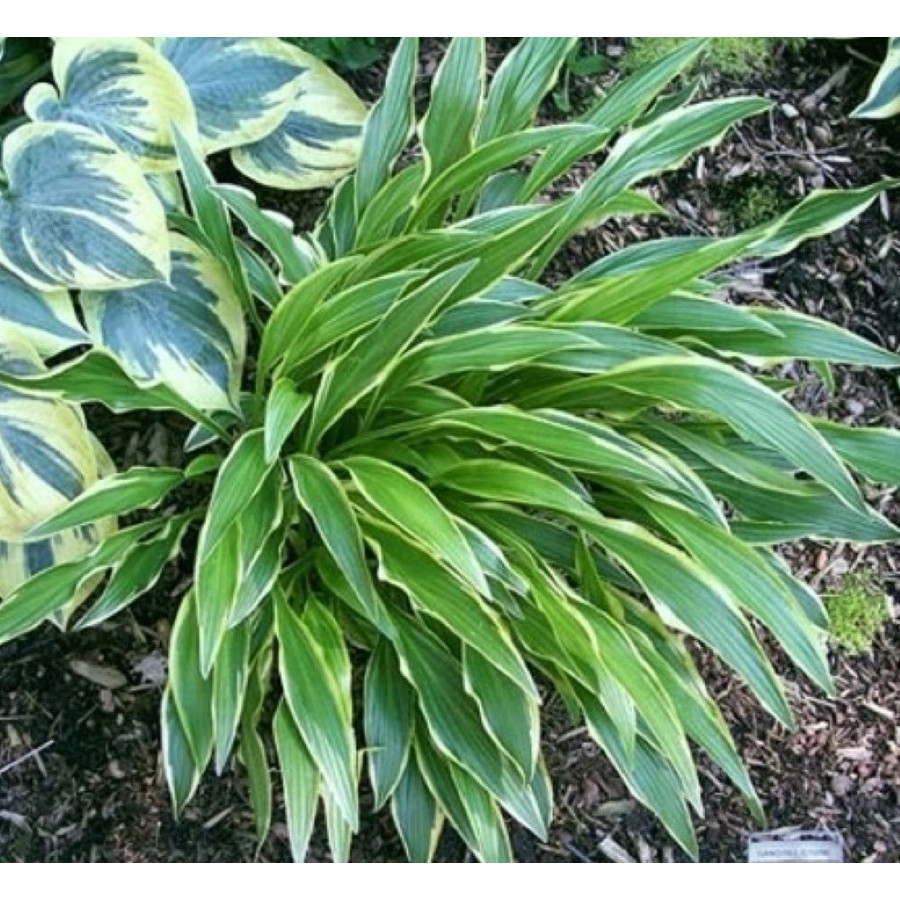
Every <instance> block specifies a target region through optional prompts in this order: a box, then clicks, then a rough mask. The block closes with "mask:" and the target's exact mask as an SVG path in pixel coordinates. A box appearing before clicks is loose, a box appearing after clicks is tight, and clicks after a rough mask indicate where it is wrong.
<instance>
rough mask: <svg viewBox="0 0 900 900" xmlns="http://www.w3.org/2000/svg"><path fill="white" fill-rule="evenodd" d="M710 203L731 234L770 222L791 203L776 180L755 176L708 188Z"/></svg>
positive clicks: (757, 174)
mask: <svg viewBox="0 0 900 900" xmlns="http://www.w3.org/2000/svg"><path fill="white" fill-rule="evenodd" d="M710 199H711V200H712V203H713V205H714V206H715V208H716V209H719V210H721V213H722V217H723V222H724V224H725V225H726V226H727V227H728V228H729V229H730V230H731V231H744V230H746V229H749V228H755V227H756V226H757V225H762V224H763V222H770V221H772V219H775V218H777V217H778V216H779V215H781V214H782V213H784V212H786V211H787V210H788V209H790V207H791V205H792V203H793V198H792V197H791V196H790V195H789V194H788V193H787V192H786V191H785V189H784V186H783V185H782V184H780V183H779V182H778V180H777V179H776V178H773V177H771V176H768V175H766V174H760V173H756V172H747V173H745V174H744V175H739V176H738V177H737V178H733V179H731V180H729V181H725V182H722V183H721V184H711V185H710Z"/></svg>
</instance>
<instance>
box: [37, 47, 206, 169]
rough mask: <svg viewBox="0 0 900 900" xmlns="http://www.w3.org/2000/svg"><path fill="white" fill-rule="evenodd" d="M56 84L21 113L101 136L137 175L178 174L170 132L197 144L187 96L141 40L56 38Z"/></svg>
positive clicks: (171, 70) (165, 63) (167, 65)
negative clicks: (133, 164)
mask: <svg viewBox="0 0 900 900" xmlns="http://www.w3.org/2000/svg"><path fill="white" fill-rule="evenodd" d="M53 77H54V80H55V81H56V83H57V85H58V86H59V89H58V91H57V89H56V88H54V87H53V85H50V84H46V83H42V84H37V85H35V86H34V87H33V88H32V89H31V90H30V91H29V92H28V96H27V97H26V98H25V111H26V112H27V113H28V115H29V116H30V117H31V118H32V119H36V120H38V121H41V122H72V123H73V124H75V125H84V126H85V127H87V128H90V129H91V130H92V131H97V132H100V133H101V134H105V135H106V136H107V137H108V138H109V139H110V140H111V141H112V142H113V143H114V144H115V145H116V146H117V147H119V149H121V150H123V151H124V152H125V153H127V154H128V155H129V156H131V157H134V159H136V160H137V161H138V162H139V163H140V164H141V166H142V168H144V169H146V170H148V171H153V172H162V171H171V170H173V169H175V168H177V166H178V159H177V157H176V155H175V146H174V139H173V129H172V126H173V125H177V126H178V128H179V129H180V130H181V131H182V133H184V134H186V135H191V136H192V137H193V138H194V139H195V140H196V139H197V118H196V116H195V114H194V105H193V104H192V103H191V97H190V94H188V91H187V87H186V86H185V84H184V81H182V79H181V77H180V76H179V74H178V73H177V72H176V71H175V69H174V68H173V67H172V65H171V64H170V63H169V62H168V60H166V59H165V58H164V57H163V56H162V54H160V53H159V52H158V51H157V50H155V49H154V48H153V47H152V46H151V45H150V44H148V43H147V42H146V41H144V40H142V39H141V38H134V37H120V38H60V39H58V40H57V41H56V44H55V45H54V48H53Z"/></svg>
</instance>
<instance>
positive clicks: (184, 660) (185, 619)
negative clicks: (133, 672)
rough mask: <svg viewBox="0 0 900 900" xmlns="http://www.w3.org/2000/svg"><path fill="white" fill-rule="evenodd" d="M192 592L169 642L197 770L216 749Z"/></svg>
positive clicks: (173, 680)
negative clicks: (201, 663)
mask: <svg viewBox="0 0 900 900" xmlns="http://www.w3.org/2000/svg"><path fill="white" fill-rule="evenodd" d="M199 624H200V623H199V622H198V619H197V607H196V602H195V599H194V595H193V593H189V594H188V595H187V596H186V597H185V598H184V600H182V602H181V606H180V607H179V609H178V615H177V616H176V617H175V623H174V625H173V626H172V637H171V639H170V642H169V686H170V689H171V691H172V699H173V700H174V701H175V705H176V707H177V708H178V714H179V716H180V719H181V723H182V727H183V729H184V733H185V736H186V737H187V742H188V744H189V745H190V748H191V753H192V754H193V756H194V763H195V766H196V769H197V771H198V773H201V774H202V772H203V770H204V769H205V768H206V766H207V764H208V763H209V758H210V755H211V754H212V749H213V719H212V702H213V689H212V683H211V682H210V681H208V680H207V679H206V677H205V676H204V674H203V672H202V671H201V667H200V642H201V634H200V630H199Z"/></svg>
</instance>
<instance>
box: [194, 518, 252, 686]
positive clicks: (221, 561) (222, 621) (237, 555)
mask: <svg viewBox="0 0 900 900" xmlns="http://www.w3.org/2000/svg"><path fill="white" fill-rule="evenodd" d="M208 521H209V520H208V519H207V522H208ZM205 524H206V523H204V527H205ZM203 536H204V533H203V531H202V530H201V533H200V541H201V543H202V541H203ZM198 546H199V545H198ZM241 568H242V567H241V529H240V523H239V522H235V523H234V524H233V525H232V526H231V527H230V528H229V529H228V530H227V531H226V532H225V535H224V536H223V537H222V539H221V540H219V541H218V542H217V543H216V544H215V546H214V547H213V548H212V550H210V551H209V552H208V553H206V554H205V555H204V556H202V557H201V556H200V555H199V551H198V556H197V559H196V561H195V566H194V588H195V591H196V594H197V616H198V618H199V619H200V666H201V669H202V671H203V676H204V677H205V678H208V677H209V674H210V672H211V671H212V668H213V665H214V663H215V660H216V657H217V655H218V653H219V650H220V648H221V645H222V641H223V640H224V638H225V633H226V631H227V630H228V627H229V625H230V620H231V616H232V612H233V610H234V606H235V603H236V601H237V596H238V591H239V590H240V584H241Z"/></svg>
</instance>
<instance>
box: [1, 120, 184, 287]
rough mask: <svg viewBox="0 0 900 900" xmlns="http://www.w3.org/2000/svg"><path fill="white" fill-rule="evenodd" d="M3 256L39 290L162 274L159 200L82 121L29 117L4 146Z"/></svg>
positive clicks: (165, 246)
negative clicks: (78, 122)
mask: <svg viewBox="0 0 900 900" xmlns="http://www.w3.org/2000/svg"><path fill="white" fill-rule="evenodd" d="M3 169H4V170H5V172H6V175H7V179H8V182H9V187H8V189H7V190H6V191H3V192H2V193H0V263H3V264H4V265H5V266H7V268H10V269H12V270H13V271H14V272H15V273H16V274H17V275H20V276H21V277H22V278H24V279H25V280H26V281H27V282H28V283H29V284H32V285H34V286H35V287H38V288H42V289H52V288H57V287H60V286H64V287H71V288H82V289H85V290H106V289H108V288H111V287H122V286H129V285H134V284H141V283H143V282H145V281H152V280H154V279H158V278H166V277H167V276H168V272H169V238H168V234H167V233H166V219H165V213H164V212H163V208H162V204H161V203H160V202H159V200H158V199H157V198H156V195H155V194H154V193H153V191H152V190H151V189H150V187H149V186H148V185H147V182H146V181H145V180H144V176H143V173H142V172H141V170H140V167H139V166H138V165H137V163H135V162H134V160H131V159H129V158H128V157H127V156H126V155H125V154H124V153H122V152H121V151H120V150H118V149H117V148H116V146H115V145H114V144H113V143H112V142H111V141H110V140H109V138H107V137H104V136H103V135H101V134H98V133H96V132H94V131H91V130H89V129H87V128H84V127H82V126H80V125H69V124H63V123H59V122H35V123H32V124H29V125H23V126H22V127H21V128H19V129H17V130H16V131H14V132H13V133H12V134H11V135H10V136H9V137H8V138H7V139H6V141H5V142H4V144H3Z"/></svg>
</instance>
